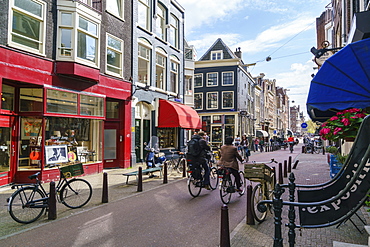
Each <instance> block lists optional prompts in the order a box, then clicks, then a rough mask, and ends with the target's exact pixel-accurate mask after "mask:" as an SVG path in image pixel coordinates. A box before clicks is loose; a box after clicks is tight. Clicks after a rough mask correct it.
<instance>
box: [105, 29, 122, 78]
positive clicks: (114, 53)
mask: <svg viewBox="0 0 370 247" xmlns="http://www.w3.org/2000/svg"><path fill="white" fill-rule="evenodd" d="M122 58H123V41H122V40H120V39H118V38H116V37H114V36H112V35H110V34H107V68H106V71H107V73H108V74H112V75H115V76H119V77H122V64H123V62H122Z"/></svg>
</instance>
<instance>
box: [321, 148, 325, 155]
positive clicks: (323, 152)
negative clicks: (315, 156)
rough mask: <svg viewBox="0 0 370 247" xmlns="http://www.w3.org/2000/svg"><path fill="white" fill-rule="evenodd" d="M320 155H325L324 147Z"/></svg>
mask: <svg viewBox="0 0 370 247" xmlns="http://www.w3.org/2000/svg"><path fill="white" fill-rule="evenodd" d="M322 155H325V147H322Z"/></svg>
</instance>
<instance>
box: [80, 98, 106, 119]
mask: <svg viewBox="0 0 370 247" xmlns="http://www.w3.org/2000/svg"><path fill="white" fill-rule="evenodd" d="M80 97H81V98H80V115H86V116H97V117H104V113H103V110H104V98H100V97H95V96H89V95H83V94H81V95H80Z"/></svg>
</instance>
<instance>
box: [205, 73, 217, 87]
mask: <svg viewBox="0 0 370 247" xmlns="http://www.w3.org/2000/svg"><path fill="white" fill-rule="evenodd" d="M214 74H216V83H215V84H213V81H212V84H210V82H209V76H210V75H214ZM206 85H207V87H217V86H218V72H210V73H207V83H206Z"/></svg>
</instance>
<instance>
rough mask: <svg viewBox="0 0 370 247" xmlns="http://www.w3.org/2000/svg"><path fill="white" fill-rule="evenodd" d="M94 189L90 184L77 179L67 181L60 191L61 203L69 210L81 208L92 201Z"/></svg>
mask: <svg viewBox="0 0 370 247" xmlns="http://www.w3.org/2000/svg"><path fill="white" fill-rule="evenodd" d="M91 195H92V188H91V185H90V183H89V182H87V181H86V180H83V179H79V178H77V179H76V178H75V179H71V180H69V181H67V183H66V184H65V185H63V187H62V189H61V190H60V201H61V202H62V203H63V204H64V205H65V206H67V207H69V208H80V207H82V206H84V205H86V203H88V202H89V201H90V199H91Z"/></svg>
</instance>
